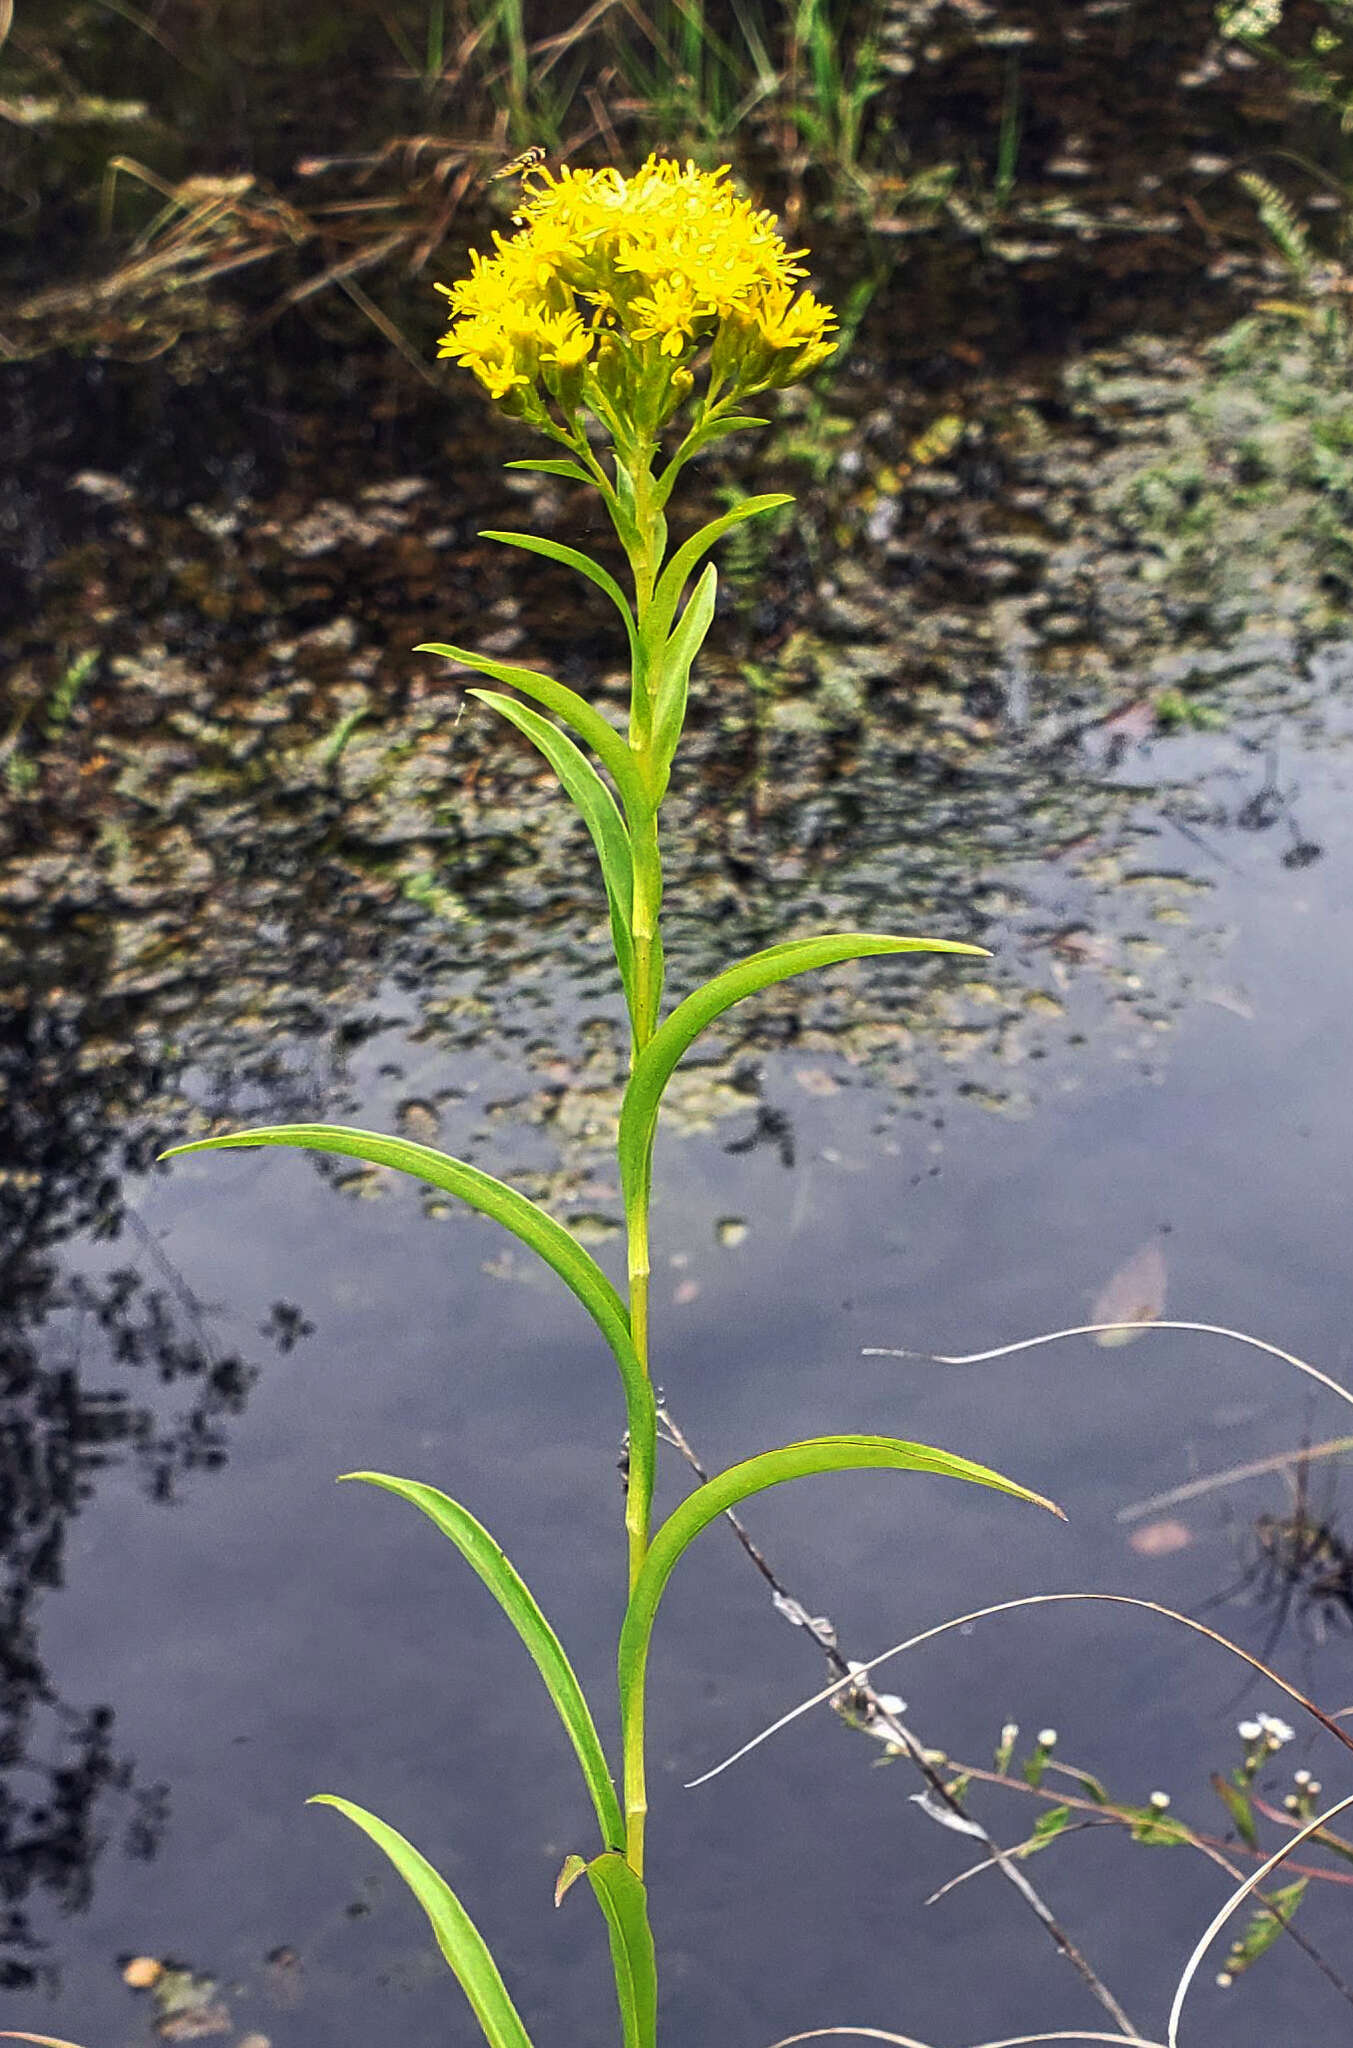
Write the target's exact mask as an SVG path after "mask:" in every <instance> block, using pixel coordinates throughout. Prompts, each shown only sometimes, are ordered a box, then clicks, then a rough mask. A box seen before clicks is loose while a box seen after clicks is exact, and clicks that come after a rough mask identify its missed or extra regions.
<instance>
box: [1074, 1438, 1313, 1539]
mask: <svg viewBox="0 0 1353 2048" xmlns="http://www.w3.org/2000/svg"><path fill="white" fill-rule="evenodd" d="M1344 1451H1353V1436H1332V1437H1330V1438H1329V1439H1328V1440H1327V1441H1326V1442H1325V1443H1323V1444H1309V1445H1305V1446H1303V1447H1302V1448H1301V1449H1299V1450H1295V1451H1277V1452H1275V1453H1274V1455H1273V1456H1272V1457H1271V1458H1252V1459H1251V1461H1250V1463H1249V1464H1248V1465H1232V1466H1231V1467H1230V1468H1229V1470H1227V1471H1225V1472H1209V1473H1208V1474H1207V1475H1206V1477H1204V1478H1202V1479H1190V1480H1189V1481H1188V1482H1187V1484H1185V1485H1183V1486H1172V1487H1171V1488H1170V1490H1169V1492H1168V1493H1153V1494H1152V1495H1151V1498H1150V1499H1149V1500H1136V1501H1133V1503H1132V1505H1131V1506H1130V1507H1126V1508H1119V1510H1118V1512H1117V1514H1116V1515H1115V1516H1114V1520H1115V1521H1116V1522H1140V1521H1142V1520H1144V1519H1145V1517H1146V1516H1147V1515H1154V1514H1159V1513H1160V1511H1161V1509H1162V1508H1177V1507H1178V1506H1180V1504H1181V1503H1182V1502H1183V1501H1186V1500H1198V1499H1199V1498H1200V1497H1201V1496H1202V1495H1203V1494H1205V1493H1216V1492H1218V1491H1219V1489H1220V1488H1221V1487H1223V1486H1237V1485H1239V1483H1240V1481H1241V1480H1242V1479H1262V1478H1263V1476H1264V1474H1265V1473H1266V1472H1285V1471H1286V1470H1287V1468H1288V1467H1289V1466H1290V1465H1302V1464H1306V1463H1309V1462H1310V1461H1311V1460H1313V1459H1315V1458H1337V1457H1339V1456H1340V1454H1341V1453H1342V1452H1344Z"/></svg>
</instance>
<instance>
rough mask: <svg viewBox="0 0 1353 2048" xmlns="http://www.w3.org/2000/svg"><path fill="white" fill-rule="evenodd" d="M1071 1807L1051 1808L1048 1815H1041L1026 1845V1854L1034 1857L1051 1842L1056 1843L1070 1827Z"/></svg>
mask: <svg viewBox="0 0 1353 2048" xmlns="http://www.w3.org/2000/svg"><path fill="white" fill-rule="evenodd" d="M1070 1820H1071V1808H1070V1807H1069V1806H1050V1807H1049V1808H1048V1810H1047V1812H1046V1813H1040V1814H1039V1816H1038V1819H1037V1820H1036V1821H1035V1822H1034V1829H1033V1833H1032V1835H1030V1837H1029V1839H1028V1841H1027V1842H1026V1843H1025V1844H1024V1854H1025V1855H1026V1856H1032V1855H1033V1854H1034V1851H1035V1850H1037V1849H1046V1848H1047V1846H1048V1843H1049V1842H1055V1841H1056V1839H1057V1837H1058V1835H1060V1834H1061V1832H1062V1829H1063V1828H1064V1827H1066V1826H1068V1825H1069V1823H1070Z"/></svg>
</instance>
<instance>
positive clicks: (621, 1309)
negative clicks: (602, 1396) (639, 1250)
mask: <svg viewBox="0 0 1353 2048" xmlns="http://www.w3.org/2000/svg"><path fill="white" fill-rule="evenodd" d="M249 1145H297V1146H299V1147H300V1148H301V1149H302V1150H303V1151H307V1152H337V1153H340V1154H343V1155H346V1156H347V1157H349V1158H353V1159H366V1160H370V1162H371V1163H372V1164H373V1165H374V1166H390V1167H393V1168H395V1170H396V1171H397V1172H399V1173H408V1174H412V1175H413V1177H414V1179H415V1180H422V1181H428V1182H430V1183H431V1185H432V1186H433V1187H436V1188H441V1189H442V1190H443V1191H444V1192H445V1193H446V1194H449V1195H456V1196H458V1197H459V1199H460V1200H461V1201H463V1202H468V1204H469V1206H470V1207H471V1208H472V1209H477V1210H478V1211H479V1213H480V1215H481V1216H491V1217H492V1218H493V1220H494V1222H495V1223H501V1224H502V1226H503V1228H504V1229H505V1230H510V1231H511V1232H512V1235H513V1236H514V1237H516V1238H519V1239H520V1240H521V1242H522V1243H523V1244H524V1245H526V1246H528V1247H529V1248H530V1250H531V1251H533V1252H535V1254H536V1255H537V1257H538V1258H541V1259H543V1260H544V1262H545V1264H546V1265H547V1266H549V1267H551V1268H552V1269H553V1271H554V1272H556V1273H557V1274H558V1275H559V1278H560V1279H561V1280H562V1281H563V1282H564V1285H565V1286H566V1287H568V1288H570V1289H571V1290H572V1291H573V1293H574V1294H576V1295H577V1297H578V1299H579V1301H580V1302H581V1303H582V1305H583V1307H584V1308H585V1309H586V1310H587V1312H588V1314H589V1315H590V1316H591V1317H592V1320H593V1322H595V1323H596V1325H597V1327H598V1329H599V1330H600V1331H601V1333H602V1335H603V1336H604V1337H605V1339H606V1342H607V1343H608V1344H609V1345H610V1347H611V1350H612V1352H613V1353H614V1354H615V1358H616V1361H617V1363H618V1364H619V1365H620V1368H621V1371H622V1372H624V1371H626V1369H627V1367H629V1366H631V1365H632V1366H633V1369H634V1370H635V1371H636V1372H638V1371H639V1370H640V1368H639V1365H638V1362H637V1360H636V1359H635V1356H634V1345H633V1342H632V1340H631V1338H630V1326H629V1314H628V1311H627V1310H626V1308H625V1304H624V1302H623V1301H622V1300H621V1299H620V1296H619V1295H618V1294H617V1293H616V1291H615V1289H614V1287H612V1285H611V1283H610V1281H609V1280H608V1279H607V1278H606V1275H605V1274H604V1273H603V1272H602V1270H601V1267H600V1266H599V1265H598V1264H597V1262H596V1260H595V1259H594V1258H593V1257H592V1256H591V1254H590V1253H589V1252H587V1251H585V1250H584V1249H583V1247H582V1245H580V1244H579V1242H578V1240H577V1238H576V1237H574V1236H573V1234H572V1233H571V1232H570V1231H568V1230H565V1228H564V1226H563V1224H562V1223H556V1222H555V1220H554V1218H553V1216H551V1215H549V1214H548V1213H547V1212H546V1211H545V1210H544V1209H542V1208H540V1207H538V1206H537V1204H536V1203H535V1202H532V1201H529V1200H528V1199H527V1197H526V1196H525V1195H522V1194H519V1193H518V1192H517V1190H516V1188H511V1187H509V1186H508V1185H507V1183H506V1182H505V1181H501V1180H494V1178H493V1177H492V1175H491V1174H487V1173H481V1172H480V1170H479V1168H478V1167H477V1166H470V1165H468V1164H467V1163H466V1161H465V1160H463V1159H453V1158H452V1157H451V1156H450V1154H449V1153H447V1152H439V1151H437V1150H436V1149H435V1147H433V1146H431V1145H417V1144H414V1143H413V1142H412V1141H411V1140H409V1139H407V1138H387V1137H383V1136H381V1134H380V1133H379V1132H377V1131H359V1130H353V1129H350V1128H349V1127H348V1126H347V1125H346V1124H264V1125H261V1126H259V1127H258V1128H257V1129H255V1130H246V1131H229V1132H227V1133H225V1134H224V1135H223V1136H221V1137H219V1138H196V1139H194V1140H193V1141H192V1143H191V1144H187V1145H171V1146H170V1148H169V1150H168V1151H167V1152H163V1153H162V1154H161V1155H160V1156H161V1158H163V1159H177V1158H179V1157H181V1156H182V1155H183V1154H185V1153H188V1152H229V1151H238V1150H239V1149H240V1148H241V1147H243V1146H249Z"/></svg>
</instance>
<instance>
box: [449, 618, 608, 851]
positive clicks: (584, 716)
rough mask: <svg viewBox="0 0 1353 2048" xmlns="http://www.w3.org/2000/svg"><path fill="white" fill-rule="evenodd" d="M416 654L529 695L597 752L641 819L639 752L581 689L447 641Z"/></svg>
mask: <svg viewBox="0 0 1353 2048" xmlns="http://www.w3.org/2000/svg"><path fill="white" fill-rule="evenodd" d="M413 651H414V653H415V654H440V655H441V656H442V657H443V659H444V660H446V661H459V662H461V663H463V664H464V666H465V667H466V668H472V669H477V670H478V671H479V673H480V675H485V676H492V677H493V680H494V682H495V683H505V684H506V685H507V687H508V688H509V689H510V690H520V691H521V693H522V695H523V697H530V698H532V699H534V701H535V702H536V703H537V704H543V705H544V707H545V709H546V710H547V711H549V712H552V713H553V714H554V716H555V717H556V718H557V719H559V720H560V721H561V723H562V724H564V725H566V726H568V727H569V729H570V730H571V731H573V732H576V733H577V735H578V737H579V739H580V740H582V741H583V742H584V743H585V745H587V746H589V747H590V748H591V749H592V752H593V753H594V754H595V755H596V757H597V759H598V760H599V761H600V763H601V765H602V767H603V768H604V769H605V770H606V772H607V774H608V775H609V776H610V778H611V780H612V782H613V783H614V784H615V786H616V788H617V789H618V790H619V792H620V800H621V802H622V803H623V804H624V806H625V809H626V811H627V812H628V813H629V815H630V816H631V817H637V816H638V815H639V812H640V811H641V810H642V809H643V805H644V790H643V784H642V782H641V781H640V780H639V771H638V769H637V768H636V767H635V765H634V756H633V754H631V752H630V750H629V747H628V746H627V745H626V743H625V741H624V740H623V739H622V738H621V736H620V734H619V733H618V732H617V731H616V729H615V727H614V726H613V725H608V724H607V722H606V720H605V719H604V718H603V717H602V715H601V713H600V712H599V711H598V710H597V708H596V706H595V705H593V704H589V703H588V701H587V699H586V698H585V697H580V696H579V695H578V692H577V691H576V690H570V688H569V687H568V684H567V683H560V682H556V681H555V679H554V677H553V676H545V675H541V673H540V671H539V670H538V669H534V668H516V667H514V666H513V664H512V663H511V662H507V661H490V659H489V657H488V656H487V655H486V654H476V653H475V652H474V650H473V648H470V647H453V646H452V645H451V644H450V642H449V641H446V640H424V641H423V642H422V644H421V645H420V646H418V647H415V648H414V650H413Z"/></svg>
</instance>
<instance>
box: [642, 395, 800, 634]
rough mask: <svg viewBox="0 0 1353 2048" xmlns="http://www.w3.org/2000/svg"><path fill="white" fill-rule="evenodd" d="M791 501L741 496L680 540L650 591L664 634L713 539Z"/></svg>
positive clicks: (771, 494) (777, 494)
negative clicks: (728, 507)
mask: <svg viewBox="0 0 1353 2048" xmlns="http://www.w3.org/2000/svg"><path fill="white" fill-rule="evenodd" d="M758 424H762V423H761V422H758ZM793 502H794V500H793V498H792V497H791V496H790V494H789V492H788V491H763V492H761V494H760V495H759V496H758V497H754V498H743V499H742V501H741V502H740V503H739V504H737V505H735V506H734V507H733V509H732V511H731V512H725V513H724V514H723V515H722V517H720V518H718V519H711V520H710V522H709V524H708V525H707V526H702V527H701V528H700V530H699V532H698V533H693V534H692V535H691V537H690V539H689V540H688V541H683V543H682V545H681V546H680V547H679V548H678V549H677V551H676V553H675V554H674V555H673V557H672V559H671V561H670V562H669V563H668V564H667V567H666V568H665V569H664V570H663V572H662V574H661V576H660V577H659V578H658V582H657V587H656V588H655V590H654V592H653V607H652V612H651V614H650V616H651V617H653V618H654V619H655V621H656V623H657V628H658V630H659V631H660V632H661V633H663V634H664V635H665V634H666V633H667V632H668V631H669V630H670V627H671V622H672V620H673V618H674V617H675V616H676V608H677V604H678V602H679V600H680V597H681V593H682V591H683V590H684V589H685V587H686V583H687V580H688V579H689V578H690V577H691V576H692V575H693V574H694V571H695V567H696V564H697V563H698V562H700V561H701V560H702V559H703V557H704V556H705V555H707V554H708V553H709V551H710V549H711V548H712V547H713V546H714V545H715V543H716V542H717V541H720V540H722V539H723V537H724V535H725V534H726V533H728V532H729V531H730V529H731V528H733V527H734V526H739V525H741V523H742V521H743V520H744V519H754V518H755V517H756V516H757V514H758V513H759V512H775V511H778V509H779V508H780V506H781V505H792V504H793Z"/></svg>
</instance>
